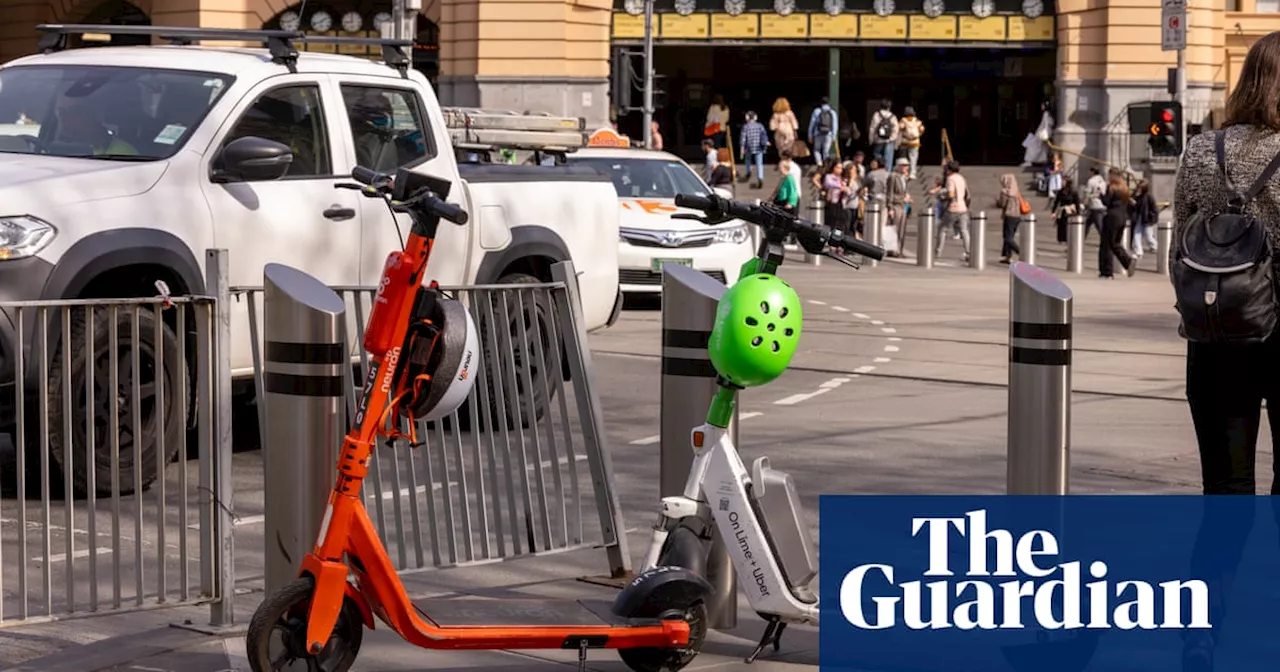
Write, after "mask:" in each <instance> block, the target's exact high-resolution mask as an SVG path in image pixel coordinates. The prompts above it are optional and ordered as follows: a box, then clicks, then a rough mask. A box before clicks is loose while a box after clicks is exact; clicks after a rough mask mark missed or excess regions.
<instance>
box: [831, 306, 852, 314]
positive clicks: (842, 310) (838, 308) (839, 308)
mask: <svg viewBox="0 0 1280 672" xmlns="http://www.w3.org/2000/svg"><path fill="white" fill-rule="evenodd" d="M831 310H834V311H836V312H838V313H847V312H849V309H848V308H845V307H844V306H831Z"/></svg>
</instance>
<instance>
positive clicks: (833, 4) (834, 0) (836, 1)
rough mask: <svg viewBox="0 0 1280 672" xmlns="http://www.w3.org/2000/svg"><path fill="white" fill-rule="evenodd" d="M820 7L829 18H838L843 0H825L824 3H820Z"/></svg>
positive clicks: (842, 8)
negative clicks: (825, 11)
mask: <svg viewBox="0 0 1280 672" xmlns="http://www.w3.org/2000/svg"><path fill="white" fill-rule="evenodd" d="M822 7H823V9H825V10H827V13H828V14H830V15H831V16H840V13H841V12H843V11H844V0H826V2H824V3H822Z"/></svg>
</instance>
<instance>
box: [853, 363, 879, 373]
mask: <svg viewBox="0 0 1280 672" xmlns="http://www.w3.org/2000/svg"><path fill="white" fill-rule="evenodd" d="M875 370H876V367H874V366H871V365H870V364H864V365H863V366H859V367H858V368H856V369H854V371H857V372H858V373H870V372H872V371H875Z"/></svg>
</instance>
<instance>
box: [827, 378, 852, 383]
mask: <svg viewBox="0 0 1280 672" xmlns="http://www.w3.org/2000/svg"><path fill="white" fill-rule="evenodd" d="M831 380H835V381H839V382H841V383H847V382H849V381H851V380H853V379H852V378H832V379H831Z"/></svg>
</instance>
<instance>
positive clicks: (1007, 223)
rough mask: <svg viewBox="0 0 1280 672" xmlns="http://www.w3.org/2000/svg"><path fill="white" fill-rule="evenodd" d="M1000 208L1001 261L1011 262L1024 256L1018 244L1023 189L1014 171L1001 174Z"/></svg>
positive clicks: (1003, 262) (998, 197)
mask: <svg viewBox="0 0 1280 672" xmlns="http://www.w3.org/2000/svg"><path fill="white" fill-rule="evenodd" d="M996 207H997V208H999V209H1000V217H1001V220H1000V221H1001V226H1000V232H1001V235H1000V263H1002V264H1011V263H1013V262H1014V261H1017V257H1019V256H1022V248H1021V247H1019V246H1018V225H1019V224H1021V223H1022V191H1021V190H1020V189H1018V178H1017V176H1015V175H1014V174H1013V173H1005V174H1004V175H1001V176H1000V195H999V196H997V197H996Z"/></svg>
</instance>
